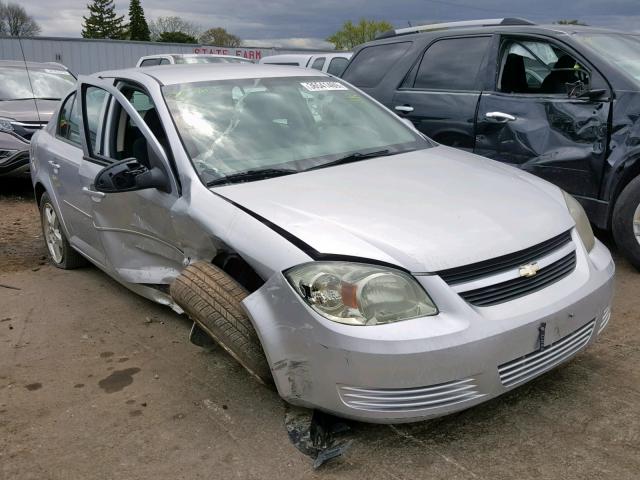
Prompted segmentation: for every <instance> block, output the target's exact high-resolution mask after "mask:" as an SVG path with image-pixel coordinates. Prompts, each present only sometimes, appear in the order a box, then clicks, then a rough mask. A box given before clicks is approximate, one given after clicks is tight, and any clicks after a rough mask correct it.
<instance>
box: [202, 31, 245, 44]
mask: <svg viewBox="0 0 640 480" xmlns="http://www.w3.org/2000/svg"><path fill="white" fill-rule="evenodd" d="M200 43H204V44H206V45H215V46H216V47H239V46H240V44H241V43H242V41H241V40H240V37H237V36H235V35H233V34H231V33H229V32H227V30H226V29H224V28H220V27H218V28H210V29H209V30H207V31H206V32H203V33H202V35H200Z"/></svg>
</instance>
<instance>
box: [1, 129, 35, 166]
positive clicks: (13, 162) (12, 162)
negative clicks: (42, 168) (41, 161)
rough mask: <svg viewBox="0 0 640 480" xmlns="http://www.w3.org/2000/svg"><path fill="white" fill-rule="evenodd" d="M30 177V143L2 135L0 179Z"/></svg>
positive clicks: (5, 134)
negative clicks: (5, 177) (4, 177)
mask: <svg viewBox="0 0 640 480" xmlns="http://www.w3.org/2000/svg"><path fill="white" fill-rule="evenodd" d="M3 176H12V177H13V176H18V177H28V176H29V142H28V141H25V140H23V139H21V138H19V137H17V136H15V135H11V134H8V133H0V177H3Z"/></svg>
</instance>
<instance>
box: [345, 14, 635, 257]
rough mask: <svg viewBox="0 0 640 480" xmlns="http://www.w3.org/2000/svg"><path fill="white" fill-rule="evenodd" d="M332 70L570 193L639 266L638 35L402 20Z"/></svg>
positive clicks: (426, 124) (454, 138)
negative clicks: (419, 23)
mask: <svg viewBox="0 0 640 480" xmlns="http://www.w3.org/2000/svg"><path fill="white" fill-rule="evenodd" d="M342 77H343V78H344V79H345V80H347V81H348V82H350V83H352V84H353V85H355V86H357V87H359V88H361V89H362V90H363V91H365V92H366V93H368V94H370V95H371V96H373V97H374V98H376V99H377V100H378V101H380V102H381V103H383V104H384V105H386V106H387V107H388V108H390V109H392V110H394V111H395V112H396V113H398V115H400V116H401V117H403V118H407V119H410V120H411V121H412V122H413V123H414V125H415V126H416V127H417V128H418V129H419V130H420V131H422V132H424V133H425V134H427V135H429V136H430V137H431V138H433V139H434V140H436V141H438V142H440V143H443V144H445V145H451V146H454V147H458V148H462V149H465V150H469V151H473V152H475V153H477V154H479V155H484V156H485V157H489V158H493V159H495V160H499V161H501V162H505V163H509V164H511V165H515V166H518V167H520V168H522V169H524V170H526V171H529V172H531V173H534V174H536V175H538V176H540V177H543V178H545V179H547V180H549V181H551V182H553V183H555V184H556V185H558V186H559V187H561V188H563V189H564V190H566V191H567V192H569V193H571V194H573V195H574V196H575V197H576V198H577V199H578V200H580V202H581V203H582V205H583V206H584V208H585V210H586V211H587V214H588V215H589V218H590V219H591V221H592V222H593V223H594V224H595V225H596V226H597V227H599V228H602V229H607V230H609V229H610V230H612V231H613V234H614V238H615V241H616V243H617V245H618V247H619V248H620V249H621V250H622V252H623V253H624V255H625V256H626V257H627V258H628V259H629V260H630V261H631V263H633V264H634V265H635V266H636V267H637V268H640V36H637V35H631V34H625V33H621V32H615V31H610V30H601V29H596V28H589V27H577V26H573V25H570V26H563V25H550V26H538V25H535V24H533V23H531V22H529V21H526V20H522V19H502V20H489V21H470V22H455V23H450V24H437V25H425V26H420V27H410V28H405V29H401V30H395V31H392V32H388V33H385V34H383V35H381V36H380V37H379V38H378V39H376V40H375V41H373V42H370V43H366V44H364V45H361V46H360V47H358V48H357V49H356V51H355V52H354V55H353V58H352V60H351V62H350V63H349V65H348V66H347V69H346V70H345V72H344V74H343V75H342Z"/></svg>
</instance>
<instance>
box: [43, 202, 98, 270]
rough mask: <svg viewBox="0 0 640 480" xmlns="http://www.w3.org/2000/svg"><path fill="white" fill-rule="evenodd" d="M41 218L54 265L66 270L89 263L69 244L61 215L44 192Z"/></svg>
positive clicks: (50, 257)
mask: <svg viewBox="0 0 640 480" xmlns="http://www.w3.org/2000/svg"><path fill="white" fill-rule="evenodd" d="M39 207H40V220H41V222H42V235H43V237H44V241H45V244H46V246H47V252H48V253H49V260H50V261H51V263H52V264H53V265H55V266H56V267H58V268H62V269H64V270H71V269H74V268H78V267H82V266H84V265H86V264H87V261H86V260H85V258H84V257H83V256H82V255H80V254H79V253H78V252H76V251H75V250H74V249H73V247H72V246H71V245H70V244H69V241H68V240H67V237H66V236H65V234H64V231H63V230H62V225H61V222H60V216H59V215H58V212H57V211H56V209H55V207H54V206H53V202H52V201H51V198H50V197H49V194H47V193H44V194H43V195H42V198H41V199H40V205H39Z"/></svg>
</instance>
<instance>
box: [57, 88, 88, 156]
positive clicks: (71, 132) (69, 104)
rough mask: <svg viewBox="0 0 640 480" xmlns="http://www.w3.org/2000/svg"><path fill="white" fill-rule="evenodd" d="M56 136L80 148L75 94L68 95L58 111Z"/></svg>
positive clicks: (78, 118)
mask: <svg viewBox="0 0 640 480" xmlns="http://www.w3.org/2000/svg"><path fill="white" fill-rule="evenodd" d="M56 135H57V136H58V137H59V138H64V139H65V140H68V141H69V142H71V143H74V144H76V145H78V146H81V145H82V144H81V142H80V116H79V115H78V102H76V94H75V93H74V94H72V95H70V96H69V97H68V98H67V99H66V100H65V102H64V105H63V106H62V108H61V109H60V116H59V117H58V125H57V129H56Z"/></svg>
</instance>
